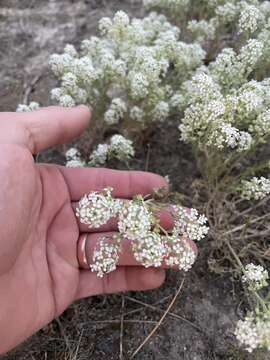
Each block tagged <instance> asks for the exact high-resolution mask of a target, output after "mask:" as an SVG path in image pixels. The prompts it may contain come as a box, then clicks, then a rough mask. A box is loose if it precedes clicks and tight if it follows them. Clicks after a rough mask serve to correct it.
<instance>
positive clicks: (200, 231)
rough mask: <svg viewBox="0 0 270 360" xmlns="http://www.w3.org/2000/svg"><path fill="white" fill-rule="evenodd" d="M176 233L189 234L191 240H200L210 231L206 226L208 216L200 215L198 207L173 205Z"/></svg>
mask: <svg viewBox="0 0 270 360" xmlns="http://www.w3.org/2000/svg"><path fill="white" fill-rule="evenodd" d="M172 215H173V217H174V225H175V227H174V233H175V234H177V236H181V235H184V236H187V237H188V239H190V240H197V241H200V240H201V239H203V238H204V237H205V236H206V235H207V234H208V231H209V227H208V226H206V223H207V218H206V216H205V215H199V213H198V211H197V210H196V209H187V208H184V207H182V206H176V205H175V206H173V212H172Z"/></svg>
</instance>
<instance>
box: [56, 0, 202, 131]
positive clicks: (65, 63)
mask: <svg viewBox="0 0 270 360" xmlns="http://www.w3.org/2000/svg"><path fill="white" fill-rule="evenodd" d="M182 2H183V3H184V2H185V1H182ZM186 2H187V1H186ZM176 3H180V2H179V1H177V2H176ZM99 29H100V32H101V36H100V37H92V38H90V40H84V41H83V42H82V45H81V50H80V51H77V50H76V49H75V48H74V46H72V45H67V46H66V48H65V50H64V53H63V54H53V55H52V56H51V58H50V66H51V68H52V71H53V72H54V74H55V75H56V76H57V78H58V79H59V80H60V82H61V86H60V87H59V88H56V89H53V90H52V92H51V96H52V99H53V100H55V101H57V102H58V103H59V104H61V105H62V106H67V107H72V106H74V105H75V104H81V103H86V104H91V105H92V106H95V109H97V110H96V115H95V116H96V120H97V121H102V119H104V123H105V125H107V126H112V125H116V124H118V123H120V122H121V123H125V124H126V123H127V122H130V123H131V124H130V125H131V126H132V127H133V128H135V127H136V128H138V129H139V128H143V127H145V126H147V125H148V124H149V123H153V122H155V121H158V122H159V121H164V120H165V119H166V118H167V117H168V116H169V114H170V112H171V110H172V109H173V106H171V103H170V98H171V97H172V95H173V94H174V92H175V89H174V88H173V87H172V86H171V85H170V84H168V81H167V78H168V75H170V76H171V74H170V73H171V72H172V71H173V72H174V75H172V76H173V77H174V79H175V82H176V84H177V86H178V85H179V83H181V82H182V81H183V80H186V79H188V78H189V77H190V75H191V74H192V73H193V71H194V70H195V69H196V68H198V67H199V66H201V65H202V62H203V59H204V57H205V51H204V50H203V49H202V48H201V46H200V45H199V44H186V43H185V42H183V41H180V38H179V36H180V31H179V28H178V27H176V26H174V25H172V24H171V23H170V22H169V21H168V20H167V19H166V17H165V16H163V15H158V14H156V13H150V14H149V15H148V16H146V17H145V18H143V19H136V18H134V19H130V18H129V17H128V15H127V14H126V13H124V12H123V11H118V12H117V13H116V14H115V16H114V17H113V18H112V19H110V18H103V19H101V20H100V23H99ZM134 123H135V124H134Z"/></svg>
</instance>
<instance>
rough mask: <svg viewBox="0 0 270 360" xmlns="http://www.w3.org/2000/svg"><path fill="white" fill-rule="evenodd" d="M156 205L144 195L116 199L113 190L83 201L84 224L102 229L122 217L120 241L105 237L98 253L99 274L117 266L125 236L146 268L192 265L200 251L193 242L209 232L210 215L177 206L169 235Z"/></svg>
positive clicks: (79, 210) (95, 258) (95, 266)
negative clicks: (165, 265)
mask: <svg viewBox="0 0 270 360" xmlns="http://www.w3.org/2000/svg"><path fill="white" fill-rule="evenodd" d="M154 205H155V206H154V207H153V202H152V201H151V202H147V201H145V200H144V199H143V197H141V196H137V197H135V198H134V199H133V200H131V201H127V200H118V199H114V198H113V197H112V189H104V191H103V192H99V193H98V192H92V193H90V194H88V195H85V196H84V197H83V198H82V199H81V200H80V202H79V206H78V208H77V211H76V215H77V217H79V219H80V221H81V222H82V223H83V224H87V225H89V227H91V228H99V227H100V226H102V225H104V224H106V223H107V222H108V221H109V219H110V218H112V217H117V219H118V230H119V236H118V238H117V241H116V239H113V241H111V242H110V241H108V240H107V241H105V240H106V239H104V238H102V239H101V244H99V245H98V247H97V249H96V251H95V252H94V256H93V265H91V269H92V270H93V271H96V272H97V273H98V276H103V274H104V273H108V272H109V271H113V270H114V269H115V267H116V264H117V261H118V256H119V255H118V252H119V251H120V250H121V239H129V240H131V248H132V251H133V254H134V258H135V259H136V260H137V261H138V262H140V263H141V264H142V265H144V266H145V267H150V266H152V267H160V266H161V265H162V264H163V263H166V264H167V265H168V266H173V267H178V269H180V270H184V271H188V270H189V269H190V268H191V267H192V265H193V263H194V261H195V258H196V253H195V252H194V250H193V248H192V246H191V244H190V241H191V240H201V239H202V238H203V237H205V236H206V235H207V233H208V227H207V226H206V225H205V224H206V221H207V219H206V217H205V216H203V215H199V214H198V212H197V210H195V209H190V210H188V209H185V208H182V207H180V206H174V207H173V214H172V215H173V218H174V227H173V229H172V232H171V234H169V233H167V231H165V230H164V229H162V227H161V226H160V225H159V220H158V218H157V208H159V207H158V205H157V204H154ZM160 209H161V208H160ZM103 259H104V263H103Z"/></svg>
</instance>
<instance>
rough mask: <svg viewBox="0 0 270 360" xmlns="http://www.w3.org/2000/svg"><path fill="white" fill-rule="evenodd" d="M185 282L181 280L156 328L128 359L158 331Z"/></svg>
mask: <svg viewBox="0 0 270 360" xmlns="http://www.w3.org/2000/svg"><path fill="white" fill-rule="evenodd" d="M184 282H185V277H184V278H183V280H182V281H181V284H180V286H179V288H178V289H177V291H176V293H175V295H174V297H173V299H172V301H171V303H170V305H169V306H168V307H167V309H166V311H165V312H164V314H163V315H162V316H161V318H160V320H159V322H158V323H157V324H156V326H155V327H154V328H153V330H152V331H151V332H150V334H149V335H148V336H147V337H146V338H145V339H144V341H143V342H142V343H141V345H140V346H139V347H138V348H137V349H136V350H135V351H134V353H133V354H132V355H131V358H130V359H133V358H134V357H135V356H136V355H137V354H138V353H139V352H140V351H141V349H142V348H143V347H144V345H145V344H146V343H147V342H148V341H149V340H150V339H151V337H152V336H153V335H154V334H155V332H156V331H157V330H158V328H159V327H160V325H161V324H162V322H163V320H164V319H165V317H166V315H167V314H168V313H169V311H170V310H171V308H172V307H173V305H174V303H175V301H176V299H177V297H178V295H179V294H180V292H181V290H182V288H183V285H184Z"/></svg>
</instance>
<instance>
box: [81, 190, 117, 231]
mask: <svg viewBox="0 0 270 360" xmlns="http://www.w3.org/2000/svg"><path fill="white" fill-rule="evenodd" d="M115 215H116V206H115V201H114V199H113V198H112V189H111V188H106V189H104V190H103V192H101V193H99V192H96V191H93V192H91V193H90V194H88V195H85V196H84V197H83V198H82V199H81V200H80V201H79V205H78V208H77V210H76V216H77V217H78V218H80V221H81V223H82V224H86V225H89V227H93V228H99V227H100V226H102V225H105V224H106V223H107V222H108V221H109V220H110V219H111V218H112V217H114V216H115Z"/></svg>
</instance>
